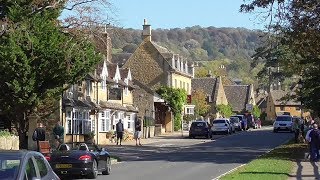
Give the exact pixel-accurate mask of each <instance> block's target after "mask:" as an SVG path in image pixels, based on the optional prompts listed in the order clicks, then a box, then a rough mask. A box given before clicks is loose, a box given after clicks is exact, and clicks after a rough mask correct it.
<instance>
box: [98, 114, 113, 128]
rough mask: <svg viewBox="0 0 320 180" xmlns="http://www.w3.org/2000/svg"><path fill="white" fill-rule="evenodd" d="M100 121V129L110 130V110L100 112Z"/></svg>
mask: <svg viewBox="0 0 320 180" xmlns="http://www.w3.org/2000/svg"><path fill="white" fill-rule="evenodd" d="M99 122H100V124H101V126H100V131H101V132H107V131H109V130H110V111H102V112H100V117H99Z"/></svg>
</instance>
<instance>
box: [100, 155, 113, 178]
mask: <svg viewBox="0 0 320 180" xmlns="http://www.w3.org/2000/svg"><path fill="white" fill-rule="evenodd" d="M105 163H106V166H105V167H106V170H105V171H102V174H103V175H109V174H110V173H111V159H110V157H108V158H107V160H106V162H105Z"/></svg>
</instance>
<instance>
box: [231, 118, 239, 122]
mask: <svg viewBox="0 0 320 180" xmlns="http://www.w3.org/2000/svg"><path fill="white" fill-rule="evenodd" d="M230 122H232V123H237V122H239V118H237V117H230Z"/></svg>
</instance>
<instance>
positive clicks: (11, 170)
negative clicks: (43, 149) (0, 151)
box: [0, 157, 21, 180]
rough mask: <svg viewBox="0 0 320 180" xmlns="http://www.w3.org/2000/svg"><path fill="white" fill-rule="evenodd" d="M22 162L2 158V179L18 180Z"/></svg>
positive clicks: (0, 172)
mask: <svg viewBox="0 0 320 180" xmlns="http://www.w3.org/2000/svg"><path fill="white" fill-rule="evenodd" d="M20 163H21V160H20V159H15V158H6V157H0V179H4V180H12V179H16V178H17V176H18V172H19V167H20Z"/></svg>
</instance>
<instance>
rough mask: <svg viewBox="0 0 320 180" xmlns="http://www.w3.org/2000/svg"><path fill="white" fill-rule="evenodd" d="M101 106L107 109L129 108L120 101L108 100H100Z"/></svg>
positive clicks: (124, 109)
mask: <svg viewBox="0 0 320 180" xmlns="http://www.w3.org/2000/svg"><path fill="white" fill-rule="evenodd" d="M100 106H101V108H106V109H116V110H123V111H126V110H127V108H126V107H124V106H122V105H121V104H119V103H112V102H107V101H100Z"/></svg>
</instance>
